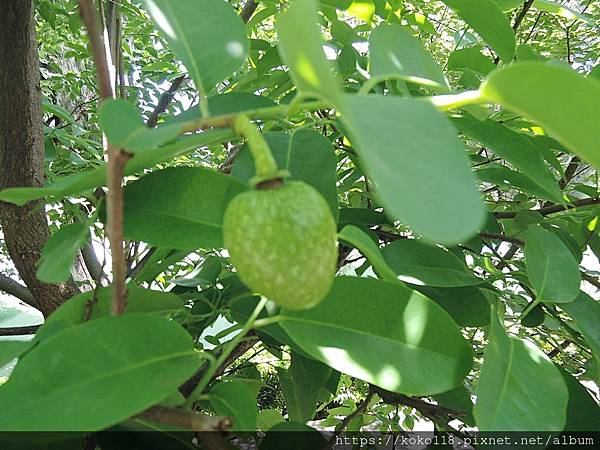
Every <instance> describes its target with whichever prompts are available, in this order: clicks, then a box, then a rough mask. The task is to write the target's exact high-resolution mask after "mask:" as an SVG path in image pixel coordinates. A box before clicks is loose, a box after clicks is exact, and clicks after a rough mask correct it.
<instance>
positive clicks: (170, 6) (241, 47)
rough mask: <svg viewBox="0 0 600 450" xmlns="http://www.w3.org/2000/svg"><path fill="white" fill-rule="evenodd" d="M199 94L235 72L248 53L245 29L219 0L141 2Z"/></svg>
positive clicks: (232, 12) (155, 0)
mask: <svg viewBox="0 0 600 450" xmlns="http://www.w3.org/2000/svg"><path fill="white" fill-rule="evenodd" d="M143 4H144V6H145V7H146V9H147V10H148V12H149V13H150V16H151V17H152V19H153V20H154V23H155V24H156V26H157V27H158V28H159V29H160V30H161V32H162V36H163V37H164V38H165V39H166V40H167V42H168V43H169V46H170V47H171V49H172V50H173V51H174V52H175V53H176V54H177V56H178V57H179V59H181V61H182V62H183V63H184V64H185V66H186V68H187V70H188V72H189V74H190V75H191V76H192V78H193V79H194V83H195V84H196V88H197V89H198V91H199V92H200V94H201V95H206V94H207V93H208V92H209V91H210V90H211V89H212V88H213V87H214V86H215V85H216V84H217V83H219V82H221V81H223V79H224V78H226V77H228V76H229V75H231V74H232V73H233V72H235V71H236V70H238V69H239V68H240V67H241V66H242V64H243V63H244V61H245V60H246V56H247V54H248V49H249V46H250V44H249V41H248V38H247V36H246V26H245V25H244V22H243V21H242V19H240V17H239V16H238V15H237V14H236V13H235V11H234V9H233V8H232V7H231V5H229V4H228V3H226V2H223V1H221V0H202V2H201V3H198V2H197V1H196V0H143Z"/></svg>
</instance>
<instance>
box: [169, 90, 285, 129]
mask: <svg viewBox="0 0 600 450" xmlns="http://www.w3.org/2000/svg"><path fill="white" fill-rule="evenodd" d="M207 101H208V107H209V109H210V113H211V115H213V116H221V115H226V114H233V113H248V112H250V111H254V110H257V109H265V108H269V107H271V106H277V104H276V103H275V102H274V101H273V100H271V99H270V98H268V97H263V96H261V95H255V94H251V93H250V92H229V93H227V94H220V95H215V96H213V97H208V100H207ZM201 118H202V111H200V108H199V107H198V105H194V106H192V107H191V108H189V109H186V110H185V111H184V112H182V113H181V114H178V115H176V116H169V117H167V118H166V119H165V124H168V125H171V124H175V123H181V122H188V121H192V120H199V119H201Z"/></svg>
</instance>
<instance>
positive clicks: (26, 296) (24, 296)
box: [0, 274, 37, 308]
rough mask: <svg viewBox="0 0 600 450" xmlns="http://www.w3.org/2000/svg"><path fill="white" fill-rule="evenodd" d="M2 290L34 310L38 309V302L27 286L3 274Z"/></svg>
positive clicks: (0, 280) (0, 282)
mask: <svg viewBox="0 0 600 450" xmlns="http://www.w3.org/2000/svg"><path fill="white" fill-rule="evenodd" d="M0 290H1V291H4V292H6V293H7V294H10V295H13V296H15V297H17V298H18V299H19V300H22V301H24V302H25V303H27V304H28V305H31V306H33V307H34V308H36V307H37V302H36V301H35V299H34V298H33V295H31V292H30V291H29V289H27V287H26V286H23V285H22V284H21V283H19V282H18V281H15V280H13V279H12V278H10V277H7V276H6V275H3V274H0Z"/></svg>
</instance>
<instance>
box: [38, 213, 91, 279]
mask: <svg viewBox="0 0 600 450" xmlns="http://www.w3.org/2000/svg"><path fill="white" fill-rule="evenodd" d="M89 236H90V232H89V227H88V225H87V224H84V223H73V224H70V225H65V226H64V227H62V228H61V229H60V230H58V231H57V232H56V233H54V234H53V235H52V236H51V237H50V239H48V241H47V242H46V244H45V245H44V248H43V249H42V256H41V258H40V266H39V267H38V270H37V274H36V275H37V277H38V279H39V280H40V281H43V282H44V283H60V282H62V281H65V280H66V279H68V278H69V276H70V274H71V266H72V265H73V260H74V259H75V255H76V254H77V251H78V250H79V249H80V248H81V247H83V246H84V245H85V243H86V241H87V240H88V239H89Z"/></svg>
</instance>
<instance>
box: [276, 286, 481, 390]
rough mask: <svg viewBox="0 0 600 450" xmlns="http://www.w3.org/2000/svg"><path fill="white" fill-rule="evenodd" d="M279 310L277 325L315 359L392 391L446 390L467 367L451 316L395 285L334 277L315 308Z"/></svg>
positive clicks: (467, 353) (466, 351) (464, 350)
mask: <svg viewBox="0 0 600 450" xmlns="http://www.w3.org/2000/svg"><path fill="white" fill-rule="evenodd" d="M282 315H283V321H282V327H283V328H284V329H285V330H286V331H287V332H288V333H289V335H290V336H291V337H292V339H294V340H295V341H296V343H297V344H298V345H299V346H300V347H302V348H303V349H304V350H305V351H306V352H307V353H308V354H310V355H311V356H312V357H313V358H316V359H318V360H320V361H322V362H324V363H325V364H327V365H329V366H331V367H333V368H334V369H336V370H339V371H340V372H343V373H346V374H348V375H351V376H354V377H357V378H360V379H363V380H365V381H367V382H369V383H373V384H375V385H377V386H380V387H382V388H384V389H388V390H391V391H395V392H401V393H404V394H409V395H427V394H436V393H440V392H444V391H447V390H450V389H452V388H454V387H456V386H458V385H459V384H460V382H461V380H462V379H463V378H464V377H465V375H466V374H467V372H468V371H469V369H470V367H471V352H470V349H469V347H468V345H467V343H466V341H465V340H464V338H463V337H462V336H461V334H460V331H459V329H458V327H457V326H456V324H455V323H454V321H453V320H452V319H451V318H450V316H448V314H447V313H446V312H445V311H444V310H443V309H441V308H440V307H439V306H438V305H437V304H435V303H434V302H432V301H431V300H429V299H428V298H426V297H424V296H422V295H421V294H419V293H417V292H415V291H412V290H410V289H408V288H405V287H403V286H400V285H395V284H389V283H386V282H383V281H379V280H375V279H371V278H353V277H342V278H337V279H336V280H335V282H334V284H333V287H332V289H331V292H330V293H329V295H328V296H327V297H326V298H325V300H323V302H322V303H320V304H319V305H318V306H316V307H315V308H312V309H310V310H307V311H297V312H292V311H283V312H282ZM407 361H410V364H407Z"/></svg>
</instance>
